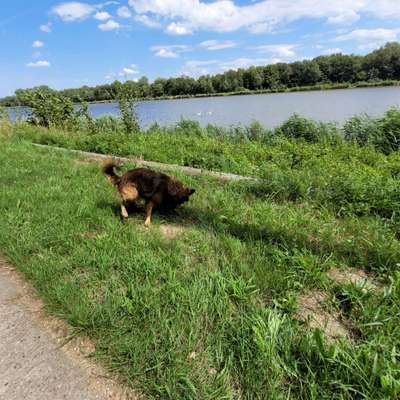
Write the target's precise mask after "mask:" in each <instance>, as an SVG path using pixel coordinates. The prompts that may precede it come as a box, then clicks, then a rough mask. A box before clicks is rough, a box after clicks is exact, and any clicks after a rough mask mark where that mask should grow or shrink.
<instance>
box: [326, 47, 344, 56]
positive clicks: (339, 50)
mask: <svg viewBox="0 0 400 400" xmlns="http://www.w3.org/2000/svg"><path fill="white" fill-rule="evenodd" d="M339 53H342V54H343V50H342V49H341V48H339V47H335V48H333V49H325V50H323V51H322V54H324V55H326V56H329V55H331V54H339Z"/></svg>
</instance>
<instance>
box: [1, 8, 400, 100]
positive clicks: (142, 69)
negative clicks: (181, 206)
mask: <svg viewBox="0 0 400 400" xmlns="http://www.w3.org/2000/svg"><path fill="white" fill-rule="evenodd" d="M0 1H1V5H0V96H6V95H11V94H13V92H14V91H15V89H18V88H27V87H33V86H38V85H49V86H51V87H53V88H55V89H62V88H68V87H80V86H82V85H89V86H93V85H98V84H103V83H110V82H112V81H114V80H115V79H118V80H121V81H124V80H126V79H138V78H139V77H141V76H147V77H148V78H149V79H150V81H152V80H154V79H156V78H157V77H173V76H180V75H188V76H193V77H198V76H200V75H202V74H215V73H219V72H223V71H226V70H228V69H237V68H246V67H249V66H251V65H266V64H270V63H276V62H291V61H294V60H302V59H310V58H313V57H315V56H318V55H321V54H332V53H338V52H342V53H345V54H352V53H354V54H366V53H368V52H370V51H372V50H374V49H376V48H378V47H380V46H382V45H383V44H385V43H386V42H388V41H396V40H399V39H400V0H119V1H103V2H101V1H92V0H87V1H85V2H78V1H71V2H70V1H64V2H63V1H54V0H35V1H32V0H0Z"/></svg>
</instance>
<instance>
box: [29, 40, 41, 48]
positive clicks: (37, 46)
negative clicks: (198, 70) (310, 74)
mask: <svg viewBox="0 0 400 400" xmlns="http://www.w3.org/2000/svg"><path fill="white" fill-rule="evenodd" d="M43 46H44V43H43V42H41V41H40V40H35V41H34V42H33V43H32V47H34V48H35V49H39V48H40V47H43Z"/></svg>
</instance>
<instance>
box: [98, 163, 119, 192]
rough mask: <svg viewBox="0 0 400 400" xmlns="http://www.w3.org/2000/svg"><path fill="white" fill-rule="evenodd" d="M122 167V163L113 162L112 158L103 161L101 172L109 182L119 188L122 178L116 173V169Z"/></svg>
mask: <svg viewBox="0 0 400 400" xmlns="http://www.w3.org/2000/svg"><path fill="white" fill-rule="evenodd" d="M120 166H121V163H118V162H117V161H115V160H113V159H112V158H111V159H108V160H105V161H103V163H102V165H101V172H102V173H103V174H104V175H105V176H106V177H107V179H108V180H109V182H110V183H111V184H112V185H114V186H117V185H118V184H119V182H120V181H121V177H120V176H118V175H117V174H116V173H115V171H114V168H115V167H120Z"/></svg>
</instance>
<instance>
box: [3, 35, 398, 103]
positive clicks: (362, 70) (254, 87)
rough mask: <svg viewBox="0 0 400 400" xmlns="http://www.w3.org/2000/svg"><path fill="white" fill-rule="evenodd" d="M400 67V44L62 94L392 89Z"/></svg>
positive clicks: (17, 99) (18, 99)
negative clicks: (367, 50) (218, 72)
mask: <svg viewBox="0 0 400 400" xmlns="http://www.w3.org/2000/svg"><path fill="white" fill-rule="evenodd" d="M399 65H400V44H399V43H397V42H394V43H388V44H386V45H385V46H384V47H382V48H380V49H378V50H375V51H373V52H371V53H370V54H367V55H365V56H357V55H345V54H333V55H328V56H319V57H316V58H314V59H313V60H305V61H296V62H293V63H278V64H273V65H267V66H262V67H251V68H248V69H238V70H230V71H227V72H224V73H221V74H217V75H213V76H210V75H205V76H201V77H199V78H198V79H194V78H190V77H186V76H181V77H178V78H169V79H164V78H159V79H156V80H155V81H154V82H152V83H150V82H149V80H148V79H147V78H146V77H142V78H140V79H139V80H138V81H137V82H136V81H132V80H128V81H126V82H124V83H121V82H119V81H115V82H113V83H111V84H106V85H99V86H96V87H88V86H83V87H81V88H77V89H65V90H62V91H61V92H60V94H61V95H62V96H64V97H66V98H68V99H70V100H71V101H72V102H74V103H80V102H82V101H86V102H95V101H116V100H117V99H118V97H119V96H120V93H121V91H124V90H125V91H126V89H129V91H131V92H132V93H134V95H135V97H136V98H137V99H149V98H160V99H165V98H183V97H195V96H211V95H213V96H214V95H233V94H249V93H274V92H284V91H301V90H327V89H335V88H336V89H337V88H348V87H370V86H392V85H398V84H399V81H400V67H399ZM47 89H48V88H47ZM26 91H27V90H26V89H25V90H23V89H19V90H17V91H16V95H15V96H10V97H7V98H4V99H2V100H0V105H3V106H18V105H28V104H27V103H26V102H25V99H26Z"/></svg>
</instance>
